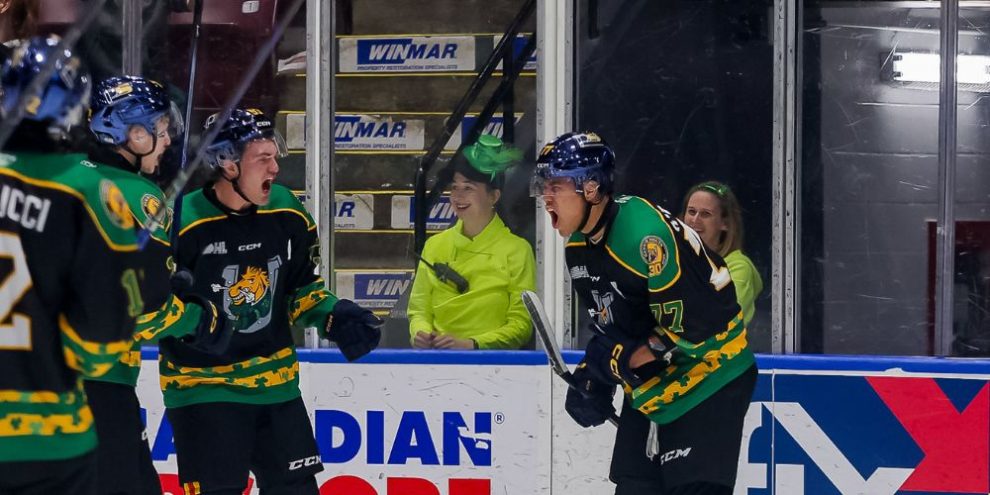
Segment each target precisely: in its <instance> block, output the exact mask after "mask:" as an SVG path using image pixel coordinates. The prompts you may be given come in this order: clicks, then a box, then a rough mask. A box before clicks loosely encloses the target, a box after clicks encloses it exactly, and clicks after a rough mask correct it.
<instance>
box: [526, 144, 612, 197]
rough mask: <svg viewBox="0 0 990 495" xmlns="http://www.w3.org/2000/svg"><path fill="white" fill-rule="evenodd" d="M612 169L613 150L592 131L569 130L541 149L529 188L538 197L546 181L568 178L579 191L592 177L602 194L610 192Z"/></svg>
mask: <svg viewBox="0 0 990 495" xmlns="http://www.w3.org/2000/svg"><path fill="white" fill-rule="evenodd" d="M614 172H615V153H613V152H612V148H610V147H609V145H608V144H607V143H606V142H605V140H604V139H602V138H601V137H600V136H598V134H595V133H594V132H568V133H566V134H562V135H561V136H558V137H557V138H556V139H554V140H553V141H550V142H549V143H547V145H546V146H544V147H543V150H541V151H540V156H539V157H538V158H537V160H536V169H535V171H534V174H533V181H532V182H531V184H530V191H531V192H532V194H533V196H540V195H542V194H543V185H544V183H545V182H546V181H548V180H551V179H556V178H568V179H571V181H573V183H574V187H575V189H576V190H577V191H581V190H582V188H583V186H584V183H585V181H589V180H594V181H596V182H598V185H599V188H600V189H599V190H600V191H601V192H602V193H603V194H610V193H611V192H612V184H613V175H614Z"/></svg>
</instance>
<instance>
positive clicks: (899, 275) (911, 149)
mask: <svg viewBox="0 0 990 495" xmlns="http://www.w3.org/2000/svg"><path fill="white" fill-rule="evenodd" d="M802 42H803V49H802V52H801V56H802V57H803V63H802V66H801V78H802V80H803V87H802V91H803V101H802V110H801V112H802V120H801V122H800V124H801V139H802V142H801V157H800V160H801V161H800V165H799V175H800V188H801V189H800V217H799V222H800V227H799V231H800V233H801V237H800V246H801V248H800V253H801V257H800V267H799V270H798V273H799V274H800V280H801V286H800V308H801V313H800V321H799V324H798V328H799V332H800V336H801V342H800V346H799V348H800V351H801V352H807V353H823V352H824V353H837V354H858V353H862V354H900V355H916V354H922V355H923V354H929V353H931V352H932V338H933V335H932V331H931V328H930V326H929V324H928V321H929V320H928V318H929V310H930V307H929V301H928V298H927V294H928V290H929V284H933V283H934V278H933V276H934V272H933V271H932V270H931V269H929V270H924V269H921V267H926V266H929V260H930V259H931V260H934V258H933V256H934V246H935V245H934V244H933V243H932V244H930V243H929V242H928V237H927V236H928V228H929V222H930V221H931V220H933V219H935V218H936V217H937V198H938V188H937V183H938V182H937V178H938V101H939V93H938V85H937V83H933V82H931V81H932V80H931V77H932V76H933V75H934V77H935V78H936V79H937V76H938V63H937V58H938V57H937V54H938V52H939V9H938V4H937V3H935V4H932V3H931V2H896V3H893V2H827V1H806V2H804V32H803V37H802ZM932 54H935V55H934V57H933V55H932ZM932 57H933V58H934V59H935V60H936V62H935V65H934V66H932V65H930V64H931V62H930V60H931V58H932ZM919 64H920V65H919ZM919 67H921V69H919ZM930 266H934V261H932V264H931V265H930Z"/></svg>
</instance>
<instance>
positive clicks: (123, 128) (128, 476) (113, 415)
mask: <svg viewBox="0 0 990 495" xmlns="http://www.w3.org/2000/svg"><path fill="white" fill-rule="evenodd" d="M93 93H94V96H93V112H92V117H91V119H90V123H89V127H90V130H91V131H92V132H93V134H94V136H95V137H96V140H97V142H98V143H99V146H98V147H97V148H95V149H94V150H93V151H91V152H90V155H89V156H90V160H91V161H92V162H93V163H94V165H93V166H95V167H99V168H107V167H110V168H111V169H112V171H113V172H115V173H116V174H117V179H116V183H117V185H118V186H119V187H120V188H121V190H122V191H123V194H124V198H125V200H126V201H127V203H128V204H129V205H130V208H131V211H132V212H134V214H135V221H136V222H137V223H138V224H140V225H147V223H148V218H149V217H152V216H154V215H155V213H156V212H158V210H159V209H160V208H168V206H167V205H166V204H165V197H164V193H162V191H161V189H159V188H158V186H157V185H155V184H154V183H153V182H151V181H150V180H149V179H148V178H147V177H150V176H154V175H155V174H156V172H157V170H158V167H159V163H160V161H161V156H162V154H163V153H164V152H165V149H166V148H167V147H168V146H169V144H170V143H171V139H172V137H173V136H176V135H177V134H179V133H181V132H182V117H181V115H180V114H179V112H178V110H177V109H176V108H175V106H174V105H173V104H172V103H171V101H170V100H169V97H168V94H167V93H166V91H165V88H164V87H162V86H161V85H160V84H159V83H157V82H155V81H151V80H148V79H144V78H141V77H132V76H123V77H111V78H109V79H106V80H104V81H101V82H100V83H99V84H97V86H96V88H95V89H94V92H93ZM169 213H170V210H166V222H165V223H166V225H164V226H158V227H157V228H156V230H155V231H154V232H153V233H152V236H151V241H150V242H149V243H148V244H147V245H146V246H145V248H144V250H143V253H142V254H143V255H145V256H146V257H147V258H148V259H149V263H150V264H151V267H150V268H149V269H148V270H145V273H144V276H143V277H142V278H141V280H140V285H141V294H142V297H143V298H144V301H145V305H146V306H147V307H148V308H155V309H156V310H157V311H155V312H154V313H151V314H148V315H146V316H143V317H141V318H139V319H138V327H137V334H136V335H135V339H134V341H133V344H132V347H131V351H130V352H129V353H128V354H127V355H126V357H125V358H124V359H122V360H121V362H119V363H117V365H116V366H114V367H113V369H112V370H110V372H108V373H107V374H105V375H103V376H101V377H99V378H94V379H89V380H86V381H85V382H84V383H85V388H86V395H87V396H88V397H89V402H90V406H91V407H92V409H93V414H94V416H95V418H96V426H97V433H98V435H99V439H100V441H99V444H98V446H97V465H98V472H99V476H98V478H99V493H101V494H107V495H117V494H156V495H157V494H160V493H161V484H160V482H159V478H158V473H157V472H156V471H155V466H154V464H153V462H152V460H151V451H150V449H149V448H148V441H147V436H146V433H145V429H144V423H143V421H142V419H141V407H140V404H139V403H138V398H137V393H136V391H135V386H136V385H137V379H138V373H139V372H140V370H141V347H140V344H141V343H142V342H145V343H151V342H154V341H156V340H158V339H160V338H163V337H165V336H172V337H182V338H184V339H185V340H186V341H187V342H189V343H190V345H196V346H200V347H209V346H211V345H212V344H213V343H215V342H220V341H222V339H225V338H226V339H229V332H226V330H227V329H226V328H225V327H224V326H222V325H221V326H220V327H216V325H215V321H216V316H217V311H216V307H214V306H213V305H212V303H209V302H208V301H199V300H195V301H182V300H181V299H180V298H179V297H177V296H176V295H174V294H170V288H171V287H170V283H169V278H170V276H171V274H172V268H173V262H172V258H171V247H170V245H169V238H168V231H167V229H168V225H167V223H168V220H169V219H170V215H169ZM187 299H188V298H187ZM204 307H205V309H204ZM165 315H168V316H167V317H165ZM211 329H212V332H211ZM197 330H199V331H200V333H199V334H198V335H197V334H196V331H197Z"/></svg>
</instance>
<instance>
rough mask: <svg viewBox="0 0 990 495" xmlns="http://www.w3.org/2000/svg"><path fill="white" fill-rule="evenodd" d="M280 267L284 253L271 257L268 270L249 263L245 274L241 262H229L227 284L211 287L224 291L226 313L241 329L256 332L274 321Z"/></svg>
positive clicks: (245, 331)
mask: <svg viewBox="0 0 990 495" xmlns="http://www.w3.org/2000/svg"><path fill="white" fill-rule="evenodd" d="M280 266H282V258H281V256H275V257H274V258H271V259H269V260H268V263H267V266H266V267H265V268H267V270H265V269H264V268H259V267H257V266H248V267H247V268H245V269H244V271H243V273H242V272H241V268H240V266H239V265H228V266H227V267H225V268H224V269H223V274H222V278H223V283H221V284H212V285H211V286H210V288H211V289H212V290H213V292H222V293H223V312H224V314H226V315H227V318H228V319H230V320H231V321H233V322H234V328H235V329H236V330H237V331H238V332H241V333H254V332H257V331H258V330H261V329H262V328H265V327H266V326H268V323H269V322H271V318H272V299H273V298H272V293H274V292H275V291H276V287H277V285H278V270H279V267H280Z"/></svg>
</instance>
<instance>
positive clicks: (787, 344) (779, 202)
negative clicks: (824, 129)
mask: <svg viewBox="0 0 990 495" xmlns="http://www.w3.org/2000/svg"><path fill="white" fill-rule="evenodd" d="M798 1H799V0H774V3H773V6H774V10H773V12H774V15H773V33H774V37H773V40H774V41H773V57H774V64H773V216H772V222H773V224H772V233H773V244H772V247H773V263H772V270H771V282H770V286H771V296H772V312H771V314H772V326H771V329H772V334H771V350H772V352H773V353H774V354H781V353H794V352H799V351H800V348H799V347H800V346H799V345H798V344H799V342H800V340H799V334H798V330H797V325H796V324H795V322H796V313H795V307H796V296H797V294H796V288H797V284H796V282H797V279H796V277H795V267H796V266H797V264H798V262H799V260H798V257H799V256H800V253H798V251H797V249H796V245H795V240H796V238H797V237H796V235H795V232H796V229H795V224H796V222H795V217H796V213H795V212H796V208H797V201H796V198H797V192H796V189H795V188H796V186H797V184H796V181H795V175H796V172H797V161H796V160H795V157H796V156H797V144H798V139H797V125H798V122H799V118H798V113H797V110H798V108H799V105H798V98H799V97H800V94H799V93H798V86H797V84H796V80H795V78H796V74H797V72H798V70H797V69H798V66H797V55H798V49H797V46H798V39H797V32H798V29H797V26H798V22H799V19H798V17H797V8H798V5H797V3H798Z"/></svg>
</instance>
